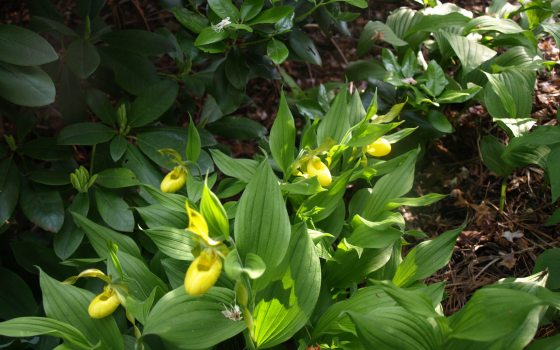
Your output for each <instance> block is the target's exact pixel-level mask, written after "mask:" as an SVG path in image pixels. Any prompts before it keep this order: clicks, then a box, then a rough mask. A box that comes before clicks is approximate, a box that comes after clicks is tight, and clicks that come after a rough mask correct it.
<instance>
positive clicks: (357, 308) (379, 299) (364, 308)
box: [313, 285, 397, 338]
mask: <svg viewBox="0 0 560 350" xmlns="http://www.w3.org/2000/svg"><path fill="white" fill-rule="evenodd" d="M396 305H397V304H396V302H395V301H394V299H393V298H391V297H390V296H389V295H388V294H387V293H385V290H384V289H383V288H382V286H380V285H377V286H369V287H364V288H360V289H358V290H357V291H356V293H354V294H353V295H352V296H351V297H350V298H348V299H345V300H343V301H339V302H337V303H334V304H333V305H331V306H330V307H329V308H328V309H327V310H326V311H325V312H324V313H323V314H322V315H321V317H320V318H319V321H317V324H316V326H315V327H314V329H313V337H314V338H316V337H318V336H320V335H322V334H337V333H343V332H346V331H349V332H352V333H355V332H356V331H355V327H354V323H353V322H352V321H351V320H350V318H349V317H348V314H349V313H356V314H361V315H367V314H369V313H375V311H376V310H377V309H379V308H384V307H392V306H396Z"/></svg>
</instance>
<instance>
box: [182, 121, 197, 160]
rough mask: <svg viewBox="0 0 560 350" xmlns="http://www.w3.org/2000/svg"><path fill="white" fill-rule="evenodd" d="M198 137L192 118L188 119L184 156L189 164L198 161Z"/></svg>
mask: <svg viewBox="0 0 560 350" xmlns="http://www.w3.org/2000/svg"><path fill="white" fill-rule="evenodd" d="M200 147H201V142H200V135H199V134H198V130H197V129H196V125H195V124H194V122H193V120H192V118H191V119H190V123H189V128H188V129H187V147H186V148H185V155H186V156H187V159H188V160H190V161H191V162H195V163H196V161H198V157H200V150H201V148H200Z"/></svg>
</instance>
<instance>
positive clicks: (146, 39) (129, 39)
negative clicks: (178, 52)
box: [101, 29, 174, 55]
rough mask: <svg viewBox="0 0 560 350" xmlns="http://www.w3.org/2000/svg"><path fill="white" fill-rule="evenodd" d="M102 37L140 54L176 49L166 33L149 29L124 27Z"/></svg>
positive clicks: (155, 53) (122, 48) (152, 53)
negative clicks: (162, 33)
mask: <svg viewBox="0 0 560 350" xmlns="http://www.w3.org/2000/svg"><path fill="white" fill-rule="evenodd" d="M101 39H102V40H103V41H104V42H106V43H108V44H109V45H111V46H114V47H116V48H119V49H121V50H125V51H130V52H134V53H137V54H140V55H159V54H162V53H166V52H170V51H173V50H174V47H173V43H172V42H171V41H170V40H169V39H167V38H166V37H165V36H164V35H161V34H158V33H154V32H150V31H148V30H138V29H124V30H122V29H121V30H116V31H113V32H110V33H107V34H105V35H103V36H102V37H101Z"/></svg>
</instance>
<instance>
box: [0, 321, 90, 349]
mask: <svg viewBox="0 0 560 350" xmlns="http://www.w3.org/2000/svg"><path fill="white" fill-rule="evenodd" d="M0 335H3V336H5V337H18V338H24V337H25V338H27V337H34V336H37V335H49V336H53V337H58V338H62V339H63V340H64V341H66V342H68V343H69V344H71V345H72V346H71V348H72V349H83V350H89V349H93V348H95V347H94V345H93V344H92V343H90V342H89V341H88V339H87V338H86V337H85V336H84V334H83V333H82V332H81V331H80V330H79V329H77V328H75V327H74V326H72V325H70V324H68V323H65V322H61V321H57V320H55V319H52V318H46V317H19V318H13V319H11V320H8V321H4V322H0Z"/></svg>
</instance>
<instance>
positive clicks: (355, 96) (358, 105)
mask: <svg viewBox="0 0 560 350" xmlns="http://www.w3.org/2000/svg"><path fill="white" fill-rule="evenodd" d="M366 114H367V112H366V110H365V108H364V104H363V102H362V99H361V97H360V92H359V91H358V90H357V89H356V90H354V93H352V96H351V97H350V102H349V103H348V119H349V121H350V126H354V125H356V124H358V123H359V122H360V121H362V120H363V119H364V117H365V116H366Z"/></svg>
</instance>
